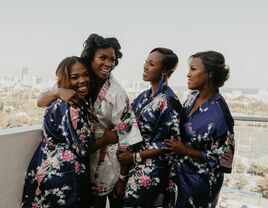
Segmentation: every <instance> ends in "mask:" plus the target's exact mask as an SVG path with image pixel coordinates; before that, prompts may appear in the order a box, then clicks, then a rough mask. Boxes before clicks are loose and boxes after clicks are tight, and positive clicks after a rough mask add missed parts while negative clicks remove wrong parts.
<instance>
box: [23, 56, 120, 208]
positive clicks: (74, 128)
mask: <svg viewBox="0 0 268 208" xmlns="http://www.w3.org/2000/svg"><path fill="white" fill-rule="evenodd" d="M56 75H57V78H58V87H66V88H71V89H73V90H75V91H76V92H77V93H79V94H80V95H81V96H87V95H88V91H89V89H88V86H89V74H88V70H87V69H86V67H85V66H84V64H83V62H82V60H81V59H80V58H78V57H68V58H65V59H64V60H63V61H62V62H61V63H60V64H59V66H58V69H57V71H56ZM89 109H90V108H89V106H88V103H85V104H84V105H83V106H81V107H80V108H74V107H71V106H70V105H69V104H67V103H65V102H64V101H62V100H61V99H57V100H56V101H54V102H53V103H51V104H50V106H49V107H48V108H47V109H46V111H45V113H44V121H43V122H44V123H43V140H42V142H41V143H40V145H39V147H38V148H37V150H36V152H35V154H34V155H33V158H32V160H31V162H30V165H29V167H28V170H27V174H26V178H25V185H24V193H23V200H22V204H23V205H22V206H23V207H34V208H37V207H42V208H45V207H50V208H57V207H64V208H67V207H68V208H75V207H77V208H78V207H79V208H82V207H89V206H90V204H91V201H90V187H89V184H90V181H89V180H90V176H89V171H88V170H89V167H88V159H87V158H88V157H87V156H88V153H89V148H90V147H91V146H92V147H93V146H94V145H93V143H94V138H93V129H92V125H91V120H92V119H91V113H90V111H89ZM107 135H108V133H107V134H106V136H107ZM110 135H111V136H115V137H116V134H114V135H113V133H111V132H110Z"/></svg>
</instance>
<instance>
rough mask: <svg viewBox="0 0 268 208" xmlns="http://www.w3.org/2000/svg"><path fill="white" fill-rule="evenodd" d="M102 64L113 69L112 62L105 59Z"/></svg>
mask: <svg viewBox="0 0 268 208" xmlns="http://www.w3.org/2000/svg"><path fill="white" fill-rule="evenodd" d="M104 64H105V66H107V67H109V68H113V65H114V61H112V60H109V59H106V60H105V63H104Z"/></svg>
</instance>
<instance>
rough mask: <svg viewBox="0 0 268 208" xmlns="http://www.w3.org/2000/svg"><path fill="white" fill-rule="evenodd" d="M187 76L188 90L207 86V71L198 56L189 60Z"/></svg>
mask: <svg viewBox="0 0 268 208" xmlns="http://www.w3.org/2000/svg"><path fill="white" fill-rule="evenodd" d="M187 77H188V88H189V89H190V90H202V89H204V88H205V87H207V86H208V73H207V72H206V69H205V66H204V64H203V62H202V60H201V59H200V58H193V59H192V60H191V62H190V64H189V72H188V74H187Z"/></svg>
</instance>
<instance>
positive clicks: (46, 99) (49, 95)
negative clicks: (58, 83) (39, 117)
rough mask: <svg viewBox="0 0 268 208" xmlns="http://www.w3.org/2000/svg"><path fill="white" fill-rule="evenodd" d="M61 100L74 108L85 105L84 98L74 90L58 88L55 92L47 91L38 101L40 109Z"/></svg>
mask: <svg viewBox="0 0 268 208" xmlns="http://www.w3.org/2000/svg"><path fill="white" fill-rule="evenodd" d="M58 98H61V99H62V100H63V101H65V102H67V103H69V104H70V105H72V106H79V104H80V105H81V103H84V102H85V100H84V98H83V96H81V95H79V94H78V93H77V92H75V91H74V90H72V89H65V88H58V89H56V90H53V91H47V92H43V93H41V95H40V96H39V97H38V100H37V106H38V107H42V108H44V107H47V106H48V105H49V104H50V103H51V102H53V101H54V100H56V99H58Z"/></svg>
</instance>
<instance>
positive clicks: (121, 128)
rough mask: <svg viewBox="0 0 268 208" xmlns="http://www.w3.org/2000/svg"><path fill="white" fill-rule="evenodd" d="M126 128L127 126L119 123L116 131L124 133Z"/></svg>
mask: <svg viewBox="0 0 268 208" xmlns="http://www.w3.org/2000/svg"><path fill="white" fill-rule="evenodd" d="M126 128H127V124H126V123H124V122H121V123H120V124H119V125H118V129H119V131H125V130H126Z"/></svg>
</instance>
